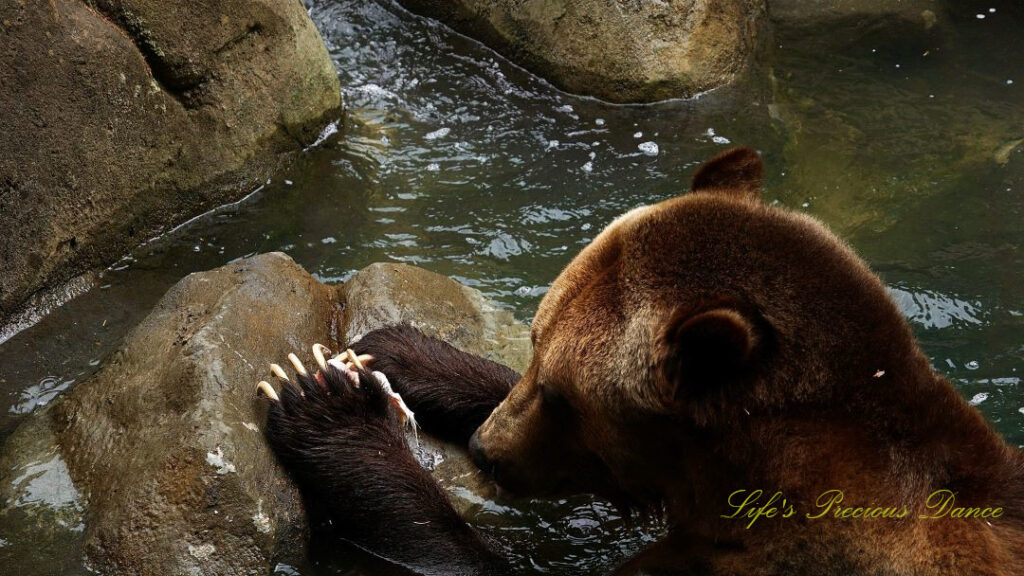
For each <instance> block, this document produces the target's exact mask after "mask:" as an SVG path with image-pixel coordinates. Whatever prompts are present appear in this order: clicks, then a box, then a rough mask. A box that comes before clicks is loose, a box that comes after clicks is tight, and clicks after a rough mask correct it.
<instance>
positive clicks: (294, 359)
mask: <svg viewBox="0 0 1024 576" xmlns="http://www.w3.org/2000/svg"><path fill="white" fill-rule="evenodd" d="M288 361H289V362H291V363H292V368H295V372H296V373H298V375H299V376H309V372H307V371H306V367H305V366H303V365H302V361H301V360H299V357H298V356H296V355H295V354H289V355H288Z"/></svg>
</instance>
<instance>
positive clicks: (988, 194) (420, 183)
mask: <svg viewBox="0 0 1024 576" xmlns="http://www.w3.org/2000/svg"><path fill="white" fill-rule="evenodd" d="M990 5H991V6H994V7H997V8H998V9H997V11H996V12H995V13H987V15H986V18H985V19H978V18H976V13H977V12H978V10H976V9H975V8H973V7H971V6H969V5H965V4H958V5H957V6H952V7H950V8H949V10H948V11H946V12H943V13H942V14H941V15H940V16H941V17H940V19H939V22H938V23H937V24H936V25H935V26H933V27H931V28H927V29H926V28H923V27H918V26H917V25H912V24H908V23H907V22H903V21H900V20H886V21H884V22H880V23H879V22H873V23H864V22H846V23H842V24H840V25H838V27H837V28H835V29H829V30H820V31H818V33H816V34H815V33H808V31H807V30H794V31H787V30H779V31H777V34H776V37H775V42H774V44H775V49H774V50H773V51H772V53H771V54H769V55H768V56H767V58H766V65H765V66H764V68H763V69H762V70H760V71H759V73H757V74H754V75H753V76H752V77H751V78H750V79H749V80H748V81H746V82H744V83H742V84H740V85H738V86H736V87H732V88H728V89H722V90H718V91H715V92H713V93H710V94H707V95H704V96H703V97H701V98H700V99H698V100H692V101H676V102H666V103H661V104H657V105H651V106H636V107H623V106H609V105H605V104H602V103H600V102H597V101H594V100H590V99H583V98H576V97H572V96H569V95H565V94H562V93H560V92H558V91H556V90H554V89H552V88H551V87H550V86H548V85H547V84H546V83H544V82H543V81H541V80H538V79H536V78H534V77H532V76H530V75H528V74H526V73H524V72H523V71H522V70H520V69H519V68H517V67H515V66H512V65H510V64H509V63H507V62H505V61H504V60H502V59H500V58H499V57H497V56H496V55H494V54H493V53H492V52H490V51H489V50H487V49H485V48H483V47H481V46H480V45H478V44H477V43H475V42H473V41H470V40H468V39H466V38H464V37H462V36H459V35H456V34H453V33H451V32H449V31H447V30H446V29H444V28H443V27H441V26H439V25H436V24H433V23H430V22H428V21H425V20H423V19H420V18H417V17H414V16H411V15H409V14H408V13H406V12H405V11H403V10H402V9H400V8H398V7H397V6H395V5H393V4H392V3H390V2H388V1H387V0H351V1H346V2H338V1H327V0H318V1H315V2H314V3H313V4H312V10H311V13H312V15H313V18H314V20H315V21H316V22H317V25H318V26H319V28H320V30H321V32H322V33H323V36H324V38H325V40H326V42H327V43H328V46H329V49H330V51H331V54H332V56H333V58H334V59H335V62H336V63H337V67H338V71H339V74H340V76H341V79H342V85H343V86H345V87H346V88H345V97H346V101H347V106H348V107H349V117H348V119H347V121H346V125H345V126H344V130H343V132H344V136H343V137H340V138H339V137H338V135H334V136H332V137H328V138H327V139H325V141H324V142H323V143H322V144H321V145H319V146H317V147H315V148H313V149H311V150H309V151H308V152H307V153H305V154H304V155H302V157H301V158H300V159H299V160H298V161H297V162H296V163H295V164H294V165H293V166H292V167H290V168H288V169H286V170H285V171H283V172H282V173H280V174H278V175H277V176H275V177H274V179H273V180H272V181H270V182H268V183H267V184H266V185H265V186H263V187H262V188H261V189H260V190H259V191H257V193H255V194H254V195H253V196H252V197H250V198H248V199H246V200H245V201H244V202H241V203H239V204H236V205H231V206H227V207H224V208H222V209H220V210H217V211H215V212H213V213H211V214H208V215H206V216H204V217H202V218H199V219H196V220H195V221H193V222H191V223H189V224H188V225H187V226H184V227H182V228H181V229H179V230H176V231H175V232H174V233H172V234H170V235H168V236H165V237H163V238H160V239H157V240H155V241H153V242H151V243H149V244H147V245H146V246H143V247H141V248H140V249H139V250H137V251H136V252H135V253H134V254H132V255H131V256H130V257H128V258H126V259H125V260H123V261H122V262H121V263H119V264H118V265H116V266H114V267H113V268H112V269H111V270H109V271H107V272H106V273H105V274H104V275H103V276H102V277H101V278H99V279H98V280H96V281H95V282H93V284H94V285H95V286H96V287H95V288H93V289H92V290H90V291H89V292H87V293H86V294H84V295H82V296H80V297H78V298H76V299H75V300H73V301H71V302H70V303H69V304H67V305H65V306H64V307H63V308H61V309H60V310H58V311H57V312H55V313H53V314H51V315H49V316H47V317H45V318H43V319H42V320H41V321H40V322H39V324H37V325H36V326H35V327H33V328H31V329H29V330H26V331H24V332H22V333H20V334H18V335H17V336H15V337H13V338H11V339H10V340H9V341H7V342H6V343H4V344H2V345H0V439H2V438H4V437H5V436H7V435H8V434H10V431H11V430H12V429H13V427H14V426H15V425H16V424H17V423H18V422H19V421H20V419H21V418H22V417H23V415H24V414H26V413H29V412H31V411H32V410H34V409H36V408H37V407H38V406H41V405H43V404H45V403H47V402H49V401H50V400H52V398H53V397H54V396H55V395H56V394H59V393H60V392H61V391H63V390H64V389H66V388H67V387H68V386H71V385H73V382H75V381H81V380H82V379H84V378H86V377H88V375H89V374H90V373H91V372H92V371H93V370H94V367H95V365H96V363H97V361H98V359H101V358H103V357H104V356H105V355H107V354H108V353H109V352H110V351H111V350H112V349H114V348H115V347H116V345H117V343H118V342H119V340H120V339H121V338H122V337H123V335H124V334H125V332H126V331H127V330H128V329H129V328H130V327H131V326H133V325H135V324H136V323H137V322H138V321H139V320H141V318H142V317H143V316H144V315H145V314H146V313H147V312H148V311H149V310H150V309H151V308H152V306H153V305H154V304H155V302H156V300H157V299H158V298H159V297H160V295H162V294H163V292H164V291H165V290H166V289H167V288H168V287H169V286H171V285H172V284H173V283H174V282H176V281H178V280H179V279H180V278H182V277H183V276H184V275H186V274H188V273H190V272H193V271H196V270H205V269H209V268H213V267H216V266H220V265H223V264H224V263H226V262H229V261H231V260H233V259H236V258H241V257H244V256H248V255H251V254H255V253H259V252H267V251H271V250H282V251H284V252H287V253H288V254H290V255H291V256H292V257H293V258H294V259H295V260H297V261H298V262H299V263H300V264H302V265H303V266H305V267H306V268H307V269H309V270H310V271H311V272H313V273H314V275H315V276H316V277H317V278H318V279H320V280H322V281H325V282H343V281H344V280H346V279H347V278H349V277H350V276H351V275H352V274H353V273H354V271H356V270H358V269H359V268H361V267H363V266H365V265H367V264H369V263H371V262H375V261H380V260H391V261H400V262H408V263H411V264H417V265H420V266H423V267H426V268H429V269H432V270H435V271H437V272H440V273H442V274H446V275H448V276H451V277H453V278H455V279H457V280H459V281H460V282H463V283H465V284H468V285H470V286H474V287H476V288H479V289H480V290H482V291H483V292H484V293H485V294H487V295H488V296H489V297H491V298H493V299H495V300H497V301H498V302H500V303H502V304H503V305H506V306H508V307H510V308H511V309H512V310H514V312H515V313H516V315H517V316H518V317H519V318H520V319H523V320H528V319H529V318H530V317H531V315H532V313H533V311H534V309H535V307H536V305H537V302H538V301H539V300H540V298H541V297H542V296H543V295H544V293H545V291H546V290H547V286H548V284H549V283H550V281H551V280H552V279H553V278H554V277H555V275H556V274H557V273H558V271H559V270H560V269H561V267H562V266H564V265H565V263H566V262H567V261H568V260H569V259H570V258H571V257H572V255H574V254H575V253H576V252H577V251H578V250H579V249H580V248H581V247H582V246H583V245H585V244H586V243H587V242H588V241H589V240H590V239H591V238H592V237H593V236H594V235H595V234H596V233H597V232H598V231H599V230H600V229H601V228H602V227H603V226H604V225H605V224H606V223H608V222H609V221H611V220H612V219H613V218H614V217H615V216H617V215H618V214H620V213H622V212H624V211H626V210H628V209H630V208H632V207H635V206H637V205H640V204H645V203H651V202H656V201H659V200H662V199H665V198H669V197H671V196H674V195H676V194H679V193H680V192H682V191H683V190H684V189H685V188H686V187H687V184H686V182H687V179H688V178H689V176H690V174H692V171H693V170H694V168H695V167H696V166H697V165H698V164H699V163H700V162H701V161H702V160H703V159H706V158H708V157H709V156H711V155H713V154H715V153H716V152H717V151H720V150H721V149H723V148H724V147H726V146H729V145H731V144H748V145H752V146H754V147H756V148H758V149H759V150H761V151H762V153H763V155H764V158H765V162H766V165H767V167H768V174H767V178H768V182H767V184H768V189H767V192H766V198H767V200H768V201H771V202H777V203H779V204H782V205H784V206H788V207H790V208H793V209H796V210H803V211H806V212H809V213H811V214H813V215H815V216H817V217H819V218H821V219H823V220H824V221H825V222H826V223H827V224H829V225H830V226H832V227H833V229H835V230H836V231H837V232H838V233H839V234H840V235H841V236H843V237H844V238H845V239H847V240H848V241H849V242H850V243H851V244H852V245H853V246H854V247H855V248H856V249H857V250H858V251H859V252H860V253H861V254H862V255H863V256H864V257H865V258H866V259H867V260H868V261H869V262H870V263H871V264H872V265H873V266H874V267H875V269H876V270H878V271H879V273H880V274H881V275H882V277H883V278H884V279H885V280H886V281H887V282H888V283H889V285H890V286H891V293H892V295H893V296H894V298H895V299H896V300H897V302H898V303H899V304H900V306H901V308H902V309H903V310H904V312H905V313H906V314H907V317H908V318H909V319H910V321H911V323H912V324H913V325H914V327H915V329H917V331H918V335H919V337H920V340H921V343H922V346H923V347H924V349H925V352H926V353H927V354H928V355H929V357H930V358H931V360H932V362H933V364H934V366H935V367H936V369H937V370H939V371H940V372H941V373H943V374H945V375H947V376H948V377H949V378H950V379H951V381H953V382H954V383H955V385H956V386H957V387H958V388H959V389H960V390H961V391H962V392H963V394H964V396H965V398H967V399H969V400H972V401H973V402H974V403H975V404H976V405H977V406H978V408H979V409H980V410H981V411H982V412H983V413H984V414H985V415H986V417H988V418H989V419H990V420H991V421H992V422H993V423H994V424H995V426H996V427H997V428H998V429H999V431H1000V432H1001V433H1003V434H1004V435H1005V436H1006V437H1007V438H1008V439H1009V440H1010V441H1011V442H1013V443H1016V444H1024V388H1022V384H1021V378H1022V377H1024V374H1022V373H1021V372H1020V371H1019V370H1020V369H1021V368H1022V366H1024V362H1022V359H1024V338H1022V335H1024V275H1022V271H1024V266H1022V264H1024V262H1022V257H1021V251H1020V246H1021V242H1022V241H1024V227H1022V226H1021V224H1020V222H1022V221H1024V214H1022V212H1024V199H1022V198H1024V197H1022V195H1021V191H1022V190H1024V152H1022V149H1021V139H1022V138H1024V98H1022V97H1021V96H1020V88H1021V86H1022V85H1024V78H1020V77H1018V76H1019V74H1020V71H1021V70H1024V51H1021V50H1020V41H1019V29H1020V24H1021V23H1022V22H1024V13H1022V8H1021V7H1020V6H1018V5H1017V3H1015V2H1007V1H1004V2H992V3H989V4H986V9H987V7H988V6H990ZM456 496H458V495H456ZM472 516H473V519H474V521H475V522H476V523H478V524H480V525H481V526H483V528H484V530H485V531H487V532H488V533H489V534H491V535H493V536H495V537H496V538H497V539H499V540H500V541H502V542H504V543H506V544H507V545H508V546H509V549H510V554H512V556H513V557H514V558H516V559H517V562H518V563H519V564H520V565H521V566H527V567H532V569H534V570H535V571H537V572H543V573H551V574H568V573H579V572H580V571H581V570H584V571H586V569H590V570H593V571H595V572H597V571H600V569H602V568H606V567H608V566H610V565H612V564H614V563H615V562H616V561H618V560H619V559H621V558H623V557H625V556H627V555H629V554H631V553H633V552H634V551H635V550H636V549H638V548H639V547H641V546H642V545H643V544H644V542H645V541H646V540H648V539H649V538H650V536H649V534H650V533H652V532H651V531H656V530H657V527H656V526H653V527H651V526H649V527H648V528H649V529H650V530H651V531H647V532H645V531H640V530H635V529H631V528H629V527H628V526H626V523H625V521H624V520H623V519H621V518H619V517H618V516H617V514H616V513H615V511H614V510H613V509H610V508H609V507H608V506H607V505H606V504H604V503H602V502H599V501H593V500H591V499H587V498H582V499H573V500H566V501H564V502H555V503H545V502H526V503H522V504H508V503H504V502H503V503H497V502H492V501H482V502H479V503H478V506H477V507H476V508H475V509H473V511H472ZM324 566H325V567H324V568H323V570H326V571H328V572H332V571H333V572H334V573H358V572H352V570H355V569H354V568H352V567H351V566H347V565H341V566H338V565H336V563H332V562H325V563H324ZM290 570H293V569H292V568H291V567H288V566H281V567H279V569H278V572H279V573H282V574H285V573H291V572H289V571H290Z"/></svg>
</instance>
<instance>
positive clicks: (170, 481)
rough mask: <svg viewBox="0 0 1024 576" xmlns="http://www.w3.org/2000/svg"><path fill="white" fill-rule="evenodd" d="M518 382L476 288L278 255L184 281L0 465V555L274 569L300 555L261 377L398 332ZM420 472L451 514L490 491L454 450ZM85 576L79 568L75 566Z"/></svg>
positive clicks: (168, 567)
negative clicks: (327, 281)
mask: <svg viewBox="0 0 1024 576" xmlns="http://www.w3.org/2000/svg"><path fill="white" fill-rule="evenodd" d="M402 320H405V321H410V322H412V323H413V324H415V325H417V326H419V327H420V328H421V329H423V330H425V331H426V332H428V333H432V334H440V335H444V336H450V337H451V338H452V340H453V341H454V342H455V343H457V344H458V345H459V346H462V347H463V348H465V349H467V350H470V351H474V352H478V353H481V354H484V355H488V356H490V357H492V358H495V359H498V360H499V361H505V362H508V363H510V364H512V365H513V366H514V367H515V368H517V369H519V370H522V369H523V367H524V361H525V360H526V359H528V356H529V340H528V336H527V335H528V329H527V328H526V326H524V325H522V324H519V323H516V322H515V321H514V320H513V319H512V317H511V315H510V314H509V313H508V312H507V311H503V310H498V309H496V308H495V307H494V306H493V305H491V304H489V303H488V302H487V301H486V300H485V299H484V298H483V297H482V296H481V295H480V293H479V292H477V291H475V290H472V289H469V288H466V287H463V286H460V285H459V284H457V283H456V282H454V281H452V280H449V279H447V278H445V277H443V276H440V275H437V274H433V273H430V272H426V271H424V270H420V269H418V268H414V267H412V266H407V265H402V264H376V265H372V266H370V267H368V268H367V269H365V270H363V271H362V272H360V273H358V274H356V276H354V277H353V278H352V279H351V280H350V281H349V282H348V283H347V284H345V285H344V286H341V287H331V286H325V285H322V284H319V283H317V282H316V281H315V280H314V279H313V278H312V277H311V276H310V275H309V274H308V273H306V272H305V271H304V270H302V269H301V268H300V267H299V266H298V265H296V264H295V263H294V262H292V261H291V260H290V259H289V258H288V257H287V256H285V255H283V254H279V253H273V254H264V255H260V256H255V257H252V258H248V259H244V260H240V261H238V262H235V263H233V264H229V265H227V266H224V267H222V268H218V269H216V270H212V271H209V272H203V273H197V274H192V275H190V276H188V277H186V278H185V279H183V280H182V281H181V282H179V283H178V284H177V285H176V286H174V287H173V288H172V289H171V290H170V291H169V292H168V293H167V294H166V295H165V296H164V298H163V299H162V300H161V302H160V304H159V305H158V306H157V307H156V309H155V310H154V311H153V312H152V313H151V314H150V315H149V317H147V318H146V319H145V320H144V321H143V322H142V323H141V324H140V325H139V326H138V327H136V328H135V329H134V330H133V331H132V332H131V333H130V334H129V335H128V336H127V337H126V339H125V342H124V344H123V346H122V347H121V348H120V350H118V351H117V352H116V353H115V354H113V355H112V356H111V357H110V358H107V359H106V360H105V361H104V364H103V366H102V367H101V369H100V370H99V371H98V372H97V373H96V375H94V376H93V377H92V378H90V379H89V380H87V381H84V382H82V383H81V384H79V385H77V386H76V387H74V388H73V389H72V390H70V391H69V392H67V393H66V394H65V395H64V396H62V397H61V398H59V399H58V400H57V401H55V402H54V403H53V405H52V407H51V408H49V409H48V410H45V411H41V412H37V413H36V414H34V415H33V417H32V418H30V419H29V420H27V421H26V422H25V423H24V424H23V425H22V426H21V427H20V428H19V429H18V430H17V431H16V432H15V434H14V435H13V436H12V437H11V438H10V439H9V440H8V443H7V444H6V446H5V447H4V452H3V454H2V455H0V466H2V468H0V539H2V541H4V542H6V545H3V546H0V560H4V561H6V562H5V564H10V563H12V562H16V565H18V566H20V567H21V568H22V570H21V573H22V574H48V573H54V572H61V573H68V572H69V570H72V571H73V569H75V568H76V565H75V562H77V561H78V559H79V558H81V556H82V555H83V552H84V555H85V557H86V558H87V561H88V565H89V566H90V567H92V568H93V569H95V570H98V571H100V572H101V573H103V574H107V575H113V576H116V575H121V574H225V575H233V574H252V573H264V574H265V573H269V572H270V571H271V569H272V567H273V566H274V565H275V564H276V563H277V562H281V561H285V562H288V563H291V564H300V563H301V560H302V559H303V558H304V557H305V555H306V548H305V540H304V537H303V536H304V534H305V528H306V519H305V515H304V512H303V509H302V505H301V501H300V498H299V495H298V493H297V492H296V490H295V488H294V487H293V486H292V484H291V482H290V481H289V480H288V478H287V476H286V475H285V474H284V472H283V471H282V470H281V469H280V468H279V467H278V466H277V464H276V463H275V461H274V459H273V456H272V454H271V453H270V451H269V449H268V448H267V446H266V443H265V441H264V438H263V435H262V432H261V430H262V426H263V423H264V421H265V413H266V406H265V402H266V401H265V400H262V399H259V398H257V397H256V395H255V391H254V384H255V383H256V382H257V381H258V380H260V379H261V378H266V377H267V376H268V373H267V369H266V365H267V363H268V362H271V361H281V360H282V359H284V358H285V356H286V355H287V354H288V353H289V352H293V351H294V352H297V353H299V355H300V357H303V358H304V360H306V361H307V362H311V358H310V356H311V354H310V353H309V347H310V345H311V344H312V343H313V342H322V343H325V344H327V345H328V346H331V347H332V348H334V349H338V348H339V346H338V342H337V339H338V338H341V339H343V340H345V341H348V338H349V336H350V335H355V334H362V333H365V332H366V331H368V330H372V329H373V328H376V327H378V326H382V325H385V324H389V323H392V322H396V321H402ZM421 439H422V440H423V442H422V443H421V445H420V447H419V449H418V455H419V456H420V459H421V461H423V462H424V463H425V465H427V466H428V468H430V469H431V470H432V471H433V472H434V474H435V476H436V477H437V478H438V479H439V480H440V481H441V482H442V483H443V484H444V485H445V486H446V487H448V488H449V489H450V490H451V491H452V493H453V494H454V495H455V498H454V500H455V502H456V505H457V506H459V507H460V508H462V509H466V508H467V507H469V506H473V505H475V504H477V503H479V502H480V501H481V499H482V498H486V497H488V494H489V492H488V488H487V487H486V486H485V484H484V483H483V482H482V481H481V478H480V476H479V474H478V473H476V471H475V469H474V468H473V467H472V465H471V464H469V463H468V459H467V458H466V457H465V455H464V454H463V453H462V452H461V451H460V450H458V449H457V448H455V447H453V446H450V445H442V444H440V443H436V442H432V441H430V440H429V439H427V438H425V437H422V435H421ZM77 568H78V569H81V566H80V565H78V566H77Z"/></svg>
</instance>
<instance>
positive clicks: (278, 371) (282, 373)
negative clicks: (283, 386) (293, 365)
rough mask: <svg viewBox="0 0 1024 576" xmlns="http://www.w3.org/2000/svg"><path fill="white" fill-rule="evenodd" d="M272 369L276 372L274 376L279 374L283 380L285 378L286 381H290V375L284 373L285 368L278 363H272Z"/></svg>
mask: <svg viewBox="0 0 1024 576" xmlns="http://www.w3.org/2000/svg"><path fill="white" fill-rule="evenodd" d="M270 371H271V372H273V373H274V376H277V377H278V378H280V379H281V380H284V381H285V382H289V381H290V380H289V379H288V375H287V374H285V373H284V369H283V368H281V367H280V366H278V365H277V364H271V365H270Z"/></svg>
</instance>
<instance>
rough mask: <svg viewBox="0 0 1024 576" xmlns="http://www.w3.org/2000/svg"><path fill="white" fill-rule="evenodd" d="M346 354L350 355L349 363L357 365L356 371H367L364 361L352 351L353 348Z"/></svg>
mask: <svg viewBox="0 0 1024 576" xmlns="http://www.w3.org/2000/svg"><path fill="white" fill-rule="evenodd" d="M345 353H346V354H348V359H349V361H351V362H352V364H354V365H355V367H356V369H358V370H365V369H366V367H365V366H364V365H363V361H362V360H361V359H360V358H359V356H358V355H357V354H356V353H355V352H353V351H352V349H351V348H349V349H347V350H345Z"/></svg>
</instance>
